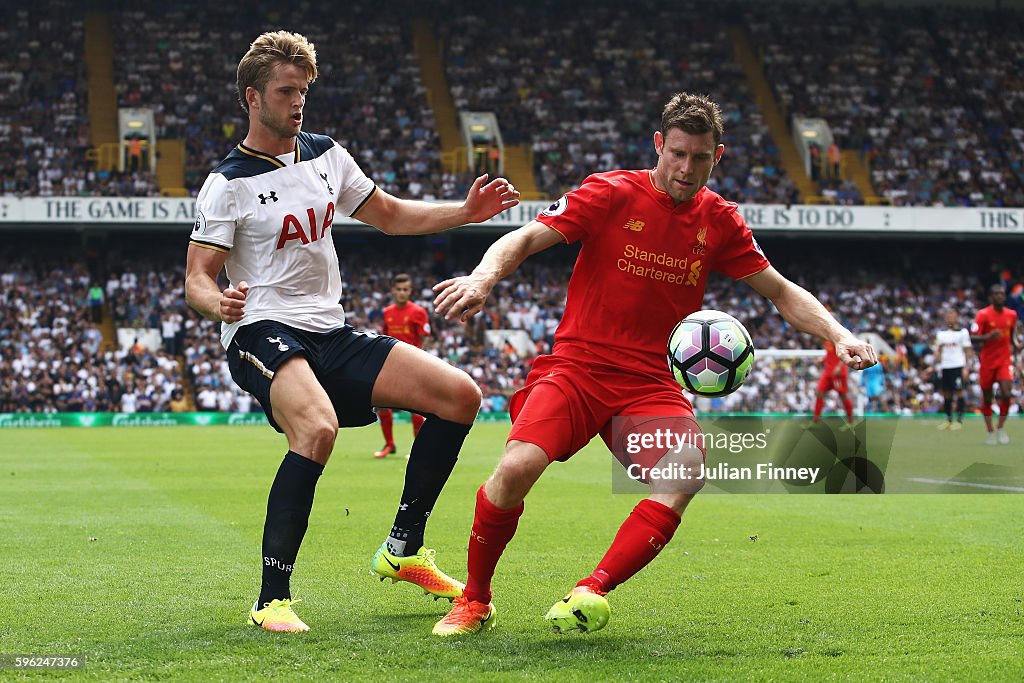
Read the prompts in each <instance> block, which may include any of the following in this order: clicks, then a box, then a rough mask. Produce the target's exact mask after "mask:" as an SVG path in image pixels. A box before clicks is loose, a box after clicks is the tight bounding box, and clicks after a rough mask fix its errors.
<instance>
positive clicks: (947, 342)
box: [935, 309, 972, 430]
mask: <svg viewBox="0 0 1024 683" xmlns="http://www.w3.org/2000/svg"><path fill="white" fill-rule="evenodd" d="M945 316H946V329H944V330H939V331H938V332H937V333H936V334H935V346H936V347H938V353H939V360H938V369H939V372H940V373H941V374H942V400H943V410H945V412H946V421H945V422H943V423H941V424H939V429H952V430H957V429H963V427H964V387H965V386H966V385H967V358H968V356H969V355H970V353H971V348H972V347H971V333H970V332H968V331H967V328H964V327H959V326H958V325H959V321H958V320H957V314H956V311H955V310H952V309H950V310H948V311H946V314H945ZM954 398H956V422H953V399H954Z"/></svg>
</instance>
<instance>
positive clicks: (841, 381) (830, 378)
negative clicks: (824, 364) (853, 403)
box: [818, 372, 849, 394]
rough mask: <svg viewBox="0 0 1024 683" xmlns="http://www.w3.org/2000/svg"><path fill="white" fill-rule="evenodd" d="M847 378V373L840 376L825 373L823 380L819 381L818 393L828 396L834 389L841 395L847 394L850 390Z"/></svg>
mask: <svg viewBox="0 0 1024 683" xmlns="http://www.w3.org/2000/svg"><path fill="white" fill-rule="evenodd" d="M846 378H847V374H846V373H845V372H843V373H840V374H838V375H834V374H832V373H831V372H828V373H825V374H824V375H822V376H821V379H819V380H818V392H819V393H822V394H827V393H828V392H830V391H832V390H833V389H834V390H835V391H838V392H839V393H840V394H845V393H846V392H847V391H848V390H849V386H848V385H847V382H846Z"/></svg>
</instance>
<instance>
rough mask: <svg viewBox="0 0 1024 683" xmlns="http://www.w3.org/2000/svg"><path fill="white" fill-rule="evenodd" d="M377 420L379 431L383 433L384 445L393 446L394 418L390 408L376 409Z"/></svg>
mask: <svg viewBox="0 0 1024 683" xmlns="http://www.w3.org/2000/svg"><path fill="white" fill-rule="evenodd" d="M377 419H378V420H380V431H382V432H384V444H385V445H387V446H394V445H395V430H394V424H395V418H394V416H392V414H391V409H390V408H378V409H377Z"/></svg>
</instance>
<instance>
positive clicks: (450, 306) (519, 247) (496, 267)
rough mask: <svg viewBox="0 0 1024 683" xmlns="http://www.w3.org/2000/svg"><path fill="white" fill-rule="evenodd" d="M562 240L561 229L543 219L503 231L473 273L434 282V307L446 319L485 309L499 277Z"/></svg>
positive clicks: (505, 275)
mask: <svg viewBox="0 0 1024 683" xmlns="http://www.w3.org/2000/svg"><path fill="white" fill-rule="evenodd" d="M561 241H563V239H562V235H561V233H559V232H558V231H557V230H554V229H552V228H549V227H548V226H546V225H544V224H543V223H541V222H540V221H530V222H529V223H527V224H526V225H524V226H523V227H521V228H519V229H518V230H513V231H512V232H510V233H506V234H505V235H502V236H501V237H500V238H499V239H498V241H496V242H495V243H494V244H492V245H491V246H490V247H489V248H488V249H487V252H486V253H484V257H483V258H482V259H481V260H480V263H479V264H478V265H477V267H476V268H474V269H473V272H472V273H470V274H469V275H463V276H462V277H453V278H451V279H449V280H445V281H444V282H439V283H437V284H436V285H434V291H435V292H437V296H436V297H435V298H434V310H435V311H437V314H438V315H440V316H443V317H444V318H445V319H446V320H458V321H460V322H466V321H467V320H469V319H470V318H472V317H473V316H474V315H476V314H477V313H479V312H480V311H481V310H483V307H484V302H486V301H487V296H488V295H489V294H490V293H491V289H492V288H493V287H494V285H495V284H497V282H498V280H500V279H502V278H504V277H507V276H508V275H510V274H511V273H513V272H515V269H516V268H518V267H519V264H520V263H522V262H523V260H524V259H525V258H526V257H527V256H529V255H531V254H536V253H537V252H538V251H543V250H544V249H547V248H548V247H550V246H552V245H554V244H558V243H559V242H561Z"/></svg>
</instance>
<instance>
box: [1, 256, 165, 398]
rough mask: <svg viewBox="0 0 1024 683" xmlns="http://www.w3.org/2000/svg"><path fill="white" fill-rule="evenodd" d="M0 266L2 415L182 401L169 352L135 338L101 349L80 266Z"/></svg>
mask: <svg viewBox="0 0 1024 683" xmlns="http://www.w3.org/2000/svg"><path fill="white" fill-rule="evenodd" d="M62 263H67V262H66V261H62ZM0 265H2V267H3V270H2V272H0V413H3V412H8V413H14V412H39V413H55V412H80V411H82V412H91V411H114V412H127V413H131V412H156V411H165V410H171V409H173V406H172V402H175V401H177V403H178V405H179V407H180V408H183V407H184V403H183V402H182V399H183V398H184V388H183V386H182V383H181V370H180V367H179V363H178V361H177V360H176V359H175V358H174V357H173V356H172V355H170V354H168V353H165V352H164V351H162V350H150V349H147V348H145V347H143V346H141V345H139V344H132V345H130V346H127V347H125V348H117V349H111V348H104V347H103V343H102V342H103V333H102V332H101V331H100V330H99V329H98V327H97V326H96V325H95V324H94V323H93V318H92V316H91V309H90V305H89V300H90V289H92V288H93V287H92V285H93V284H96V283H95V282H94V280H93V278H92V277H91V275H90V273H89V272H88V269H86V268H85V267H84V266H83V265H73V266H66V265H58V263H57V262H56V261H48V260H42V261H39V262H33V263H28V264H26V263H23V262H20V261H19V260H17V259H13V258H11V259H9V258H0ZM97 286H98V284H97Z"/></svg>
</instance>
